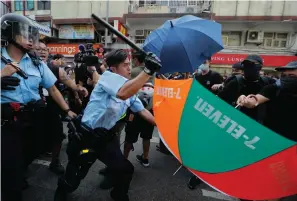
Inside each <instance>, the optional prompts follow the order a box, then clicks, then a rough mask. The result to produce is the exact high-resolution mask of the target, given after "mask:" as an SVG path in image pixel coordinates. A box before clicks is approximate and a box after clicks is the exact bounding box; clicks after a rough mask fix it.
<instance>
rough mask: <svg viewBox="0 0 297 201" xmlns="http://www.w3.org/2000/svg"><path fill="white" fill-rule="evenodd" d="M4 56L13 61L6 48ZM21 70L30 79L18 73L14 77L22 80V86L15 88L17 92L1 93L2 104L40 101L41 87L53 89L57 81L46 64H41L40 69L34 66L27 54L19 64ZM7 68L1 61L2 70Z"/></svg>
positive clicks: (6, 91) (3, 51)
mask: <svg viewBox="0 0 297 201" xmlns="http://www.w3.org/2000/svg"><path fill="white" fill-rule="evenodd" d="M1 50H2V55H3V56H4V57H5V58H6V59H9V60H11V61H13V60H12V59H11V58H10V57H9V55H8V53H7V51H6V48H2V49H1ZM18 66H19V68H21V69H22V70H23V71H25V72H26V74H27V75H28V79H24V78H22V77H21V76H19V75H18V74H17V73H14V74H13V76H15V77H18V78H19V79H20V85H19V86H17V87H15V88H16V89H15V90H2V91H1V104H3V103H11V102H18V103H23V104H26V103H28V102H30V101H37V100H40V99H41V97H40V94H39V86H40V85H41V86H43V87H44V88H46V89H48V88H50V87H52V86H53V85H54V84H55V82H56V81H57V79H56V77H55V76H54V74H53V73H52V71H51V70H50V69H49V68H48V67H47V65H46V64H45V63H44V62H40V65H39V67H36V66H34V64H33V63H32V60H31V58H30V57H29V55H28V54H25V55H24V56H23V58H22V59H21V60H20V62H19V64H18ZM4 67H5V64H4V63H3V62H2V61H1V69H3V68H4Z"/></svg>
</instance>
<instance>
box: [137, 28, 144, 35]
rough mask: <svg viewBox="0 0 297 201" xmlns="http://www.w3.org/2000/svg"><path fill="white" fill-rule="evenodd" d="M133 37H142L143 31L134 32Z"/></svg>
mask: <svg viewBox="0 0 297 201" xmlns="http://www.w3.org/2000/svg"><path fill="white" fill-rule="evenodd" d="M135 36H144V30H143V29H142V30H135Z"/></svg>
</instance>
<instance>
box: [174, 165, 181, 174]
mask: <svg viewBox="0 0 297 201" xmlns="http://www.w3.org/2000/svg"><path fill="white" fill-rule="evenodd" d="M182 167H183V165H181V166H179V168H178V169H177V170H176V171H175V173H173V175H172V176H175V175H176V173H177V172H178V171H179V170H180V169H181V168H182Z"/></svg>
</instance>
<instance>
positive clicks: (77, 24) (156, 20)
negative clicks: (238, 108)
mask: <svg viewBox="0 0 297 201" xmlns="http://www.w3.org/2000/svg"><path fill="white" fill-rule="evenodd" d="M3 2H5V3H6V4H8V2H9V5H10V7H11V11H12V12H16V13H20V14H23V15H26V16H28V17H29V18H31V19H32V20H33V21H34V22H36V26H38V27H39V28H40V31H41V33H43V35H46V36H50V37H51V38H54V39H53V40H50V44H49V46H50V48H51V51H52V53H62V54H64V55H65V56H67V57H73V56H74V54H75V53H76V52H78V44H80V43H88V42H91V43H96V44H97V46H98V45H99V44H104V43H105V41H107V44H108V47H111V48H123V49H128V48H129V47H128V46H127V45H126V44H124V43H123V42H122V41H121V40H119V39H117V38H116V37H114V36H112V35H110V34H109V35H108V37H107V38H105V36H104V35H105V28H104V27H102V26H101V25H100V24H99V23H97V22H96V21H94V20H93V19H92V18H91V14H92V13H94V14H96V15H97V16H100V17H103V18H105V17H106V15H108V22H109V23H110V24H112V25H113V26H114V27H115V28H116V29H118V30H119V31H121V32H122V33H123V34H125V35H127V36H128V35H129V37H130V38H131V39H132V40H134V41H135V43H137V44H138V45H141V44H142V43H143V42H144V40H145V39H146V37H147V35H148V34H149V33H150V32H151V31H152V30H154V29H156V28H158V27H159V26H161V25H162V24H163V23H164V22H165V21H166V20H170V19H174V18H177V17H181V16H183V15H185V14H191V15H195V16H198V17H201V18H205V19H209V20H214V21H216V22H218V23H220V24H222V40H223V43H224V47H225V49H224V50H222V51H221V52H220V53H218V54H216V55H214V56H213V58H212V63H213V65H212V66H213V67H214V68H216V70H217V71H219V72H221V73H225V72H228V71H230V66H231V65H232V64H233V63H235V62H237V61H241V60H243V58H244V57H245V56H246V55H247V54H260V55H262V56H263V58H264V65H265V67H266V68H267V69H273V68H272V67H275V66H279V65H284V64H285V63H286V62H288V61H291V60H294V59H295V60H297V59H296V56H295V55H296V54H297V12H296V10H297V0H296V1H255V0H246V1H240V0H233V1H230V0H228V1H222V0H217V1H209V0H118V1H114V0H109V1H107V0H104V1H96V0H93V1H73V0H63V1H51V0H38V1H37V0H26V1H23V0H14V1H3ZM2 7H3V6H2ZM2 7H1V12H2V10H3V9H2ZM3 12H4V11H3ZM99 46H100V45H99Z"/></svg>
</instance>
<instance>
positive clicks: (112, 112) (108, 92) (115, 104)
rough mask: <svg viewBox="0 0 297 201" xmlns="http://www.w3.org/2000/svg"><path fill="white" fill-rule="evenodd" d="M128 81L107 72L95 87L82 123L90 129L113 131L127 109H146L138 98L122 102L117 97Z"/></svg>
mask: <svg viewBox="0 0 297 201" xmlns="http://www.w3.org/2000/svg"><path fill="white" fill-rule="evenodd" d="M127 81H128V79H126V78H124V77H122V76H120V75H118V74H115V73H112V72H109V71H105V72H104V73H103V74H102V76H101V77H100V79H99V81H98V83H97V85H96V86H95V88H94V90H93V92H92V94H91V97H90V102H89V103H88V105H87V107H86V109H85V111H84V115H83V118H82V123H83V124H85V125H87V126H88V127H90V128H92V129H95V128H105V129H108V130H109V129H111V128H112V127H113V126H114V125H115V124H116V122H117V121H118V120H119V119H120V118H121V116H122V115H123V114H124V113H125V112H126V110H127V108H128V107H130V109H131V110H132V111H133V112H135V113H136V112H140V111H142V110H144V107H143V105H142V103H141V101H140V100H139V98H137V97H136V96H132V97H130V98H128V99H127V100H121V99H119V98H117V97H116V94H117V92H118V91H119V89H120V88H121V87H122V86H123V85H124V84H125V82H127Z"/></svg>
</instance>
